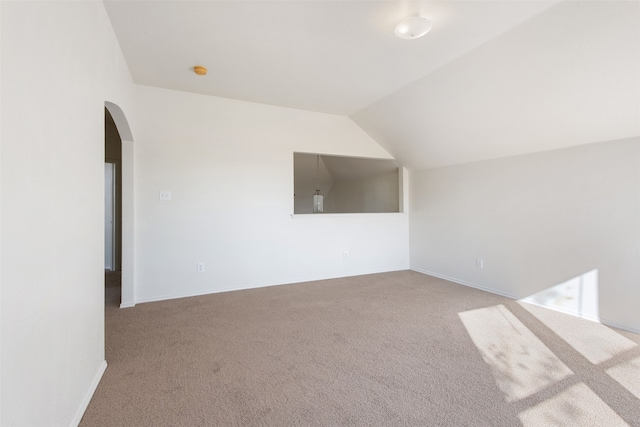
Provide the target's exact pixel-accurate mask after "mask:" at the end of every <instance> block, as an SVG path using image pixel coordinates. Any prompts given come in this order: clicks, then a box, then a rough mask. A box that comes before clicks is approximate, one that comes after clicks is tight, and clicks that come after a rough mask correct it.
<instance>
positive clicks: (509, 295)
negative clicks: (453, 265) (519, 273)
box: [411, 267, 518, 299]
mask: <svg viewBox="0 0 640 427" xmlns="http://www.w3.org/2000/svg"><path fill="white" fill-rule="evenodd" d="M411 270H413V271H416V272H418V273H422V274H426V275H428V276H433V277H437V278H439V279H444V280H448V281H449V282H453V283H457V284H459V285H465V286H469V287H470V288H476V289H480V290H481V291H485V292H489V293H491V294H496V295H500V296H501V297H507V298H511V299H518V297H516V296H515V295H511V294H508V293H506V292H502V291H499V290H497V289H492V288H488V287H486V286H481V285H477V284H475V283H471V282H467V281H464V280H460V279H456V278H453V277H449V276H445V275H444V274H439V273H434V272H433V271H427V270H422V269H419V268H414V267H411Z"/></svg>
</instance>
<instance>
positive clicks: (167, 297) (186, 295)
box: [120, 267, 409, 308]
mask: <svg viewBox="0 0 640 427" xmlns="http://www.w3.org/2000/svg"><path fill="white" fill-rule="evenodd" d="M408 269H409V268H408V267H407V268H399V269H396V270H383V271H368V272H364V273H356V274H349V275H347V276H344V275H336V276H323V277H315V278H309V277H305V278H301V279H299V280H295V279H294V280H291V281H287V282H285V283H263V284H257V285H250V286H244V287H239V288H225V289H216V290H206V291H200V292H190V293H184V294H173V295H163V296H158V297H149V298H140V299H136V302H135V304H141V303H145V302H157V301H167V300H172V299H178V298H189V297H198V296H202V295H211V294H219V293H222V292H233V291H244V290H247V289H258V288H267V287H269V286H280V285H291V284H294V283H305V282H316V281H319V280H331V279H341V278H343V277H355V276H365V275H367V274H379V273H390V272H392V271H404V270H408ZM135 304H133V305H135ZM133 305H131V306H130V307H133ZM120 308H124V307H123V306H122V305H121V306H120Z"/></svg>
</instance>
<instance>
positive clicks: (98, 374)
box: [71, 360, 107, 427]
mask: <svg viewBox="0 0 640 427" xmlns="http://www.w3.org/2000/svg"><path fill="white" fill-rule="evenodd" d="M106 369H107V361H106V360H103V361H102V363H101V364H100V367H99V368H98V372H96V375H95V377H93V381H91V385H89V390H87V393H86V394H85V396H84V399H82V403H81V404H80V407H79V408H78V411H77V412H76V416H75V417H73V421H71V427H77V426H78V424H80V420H82V416H83V415H84V411H86V410H87V407H88V406H89V402H91V398H92V397H93V394H94V393H95V392H96V389H97V388H98V384H100V380H101V379H102V375H104V371H105V370H106Z"/></svg>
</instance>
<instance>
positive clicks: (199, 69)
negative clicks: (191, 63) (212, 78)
mask: <svg viewBox="0 0 640 427" xmlns="http://www.w3.org/2000/svg"><path fill="white" fill-rule="evenodd" d="M193 72H194V73H196V74H197V75H199V76H206V75H207V69H206V68H205V67H203V66H202V65H196V66H195V67H193Z"/></svg>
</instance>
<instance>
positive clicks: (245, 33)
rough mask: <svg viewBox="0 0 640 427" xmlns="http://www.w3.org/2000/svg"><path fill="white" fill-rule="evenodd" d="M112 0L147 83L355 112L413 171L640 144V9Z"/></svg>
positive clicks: (478, 1)
mask: <svg viewBox="0 0 640 427" xmlns="http://www.w3.org/2000/svg"><path fill="white" fill-rule="evenodd" d="M104 3H105V7H106V9H107V12H108V14H109V17H110V19H111V22H112V25H113V28H114V30H115V32H116V35H117V37H118V40H119V43H120V45H121V48H122V50H123V53H124V55H125V58H126V60H127V63H128V65H129V69H130V71H131V73H132V75H133V78H134V81H135V82H136V83H138V84H142V85H149V86H157V87H163V88H168V89H175V90H182V91H188V92H196V93H201V94H206V95H213V96H220V97H226V98H232V99H239V100H245V101H251V102H258V103H264V104H271V105H278V106H284V107H290V108H298V109H304V110H311V111H319V112H324V113H331V114H340V115H347V116H349V117H351V118H352V119H353V120H354V121H355V122H356V123H357V124H358V125H359V126H360V127H362V129H364V130H365V131H366V132H367V133H368V134H369V135H371V136H372V137H373V138H374V139H375V140H376V141H377V142H378V143H379V144H380V145H382V146H383V147H384V148H385V149H386V150H387V151H389V153H390V154H392V155H393V156H394V157H395V158H396V159H398V161H399V162H400V163H401V164H403V165H404V166H406V167H408V168H410V169H422V168H427V167H437V166H443V165H450V164H457V163H464V162H472V161H477V160H483V159H489V158H496V157H504V156H509V155H515V154H522V153H528V152H534V151H539V150H548V149H554V148H560V147H566V146H571V145H576V144H583V143H589V142H598V141H605V140H611V139H617V138H624V137H630V136H637V135H640V3H639V2H637V1H630V2H629V1H621V2H616V1H597V2H594V1H537V0H536V1H483V0H471V1H357V0H350V1H334V0H325V1H313V0H298V1H278V0H276V1H270V0H258V1H242V0H240V1H238V0H236V1H215V0H214V1H185V0H182V1H134V0H114V1H111V0H105V1H104ZM414 13H420V14H421V15H423V16H425V17H428V18H429V19H431V20H432V21H433V30H432V31H431V32H430V33H429V34H427V35H426V36H425V37H423V38H420V39H416V40H401V39H398V38H396V37H395V36H394V34H393V29H394V26H395V24H396V23H397V22H398V21H399V20H400V19H402V18H404V17H406V16H409V15H411V14H414ZM194 65H204V66H206V67H207V68H208V69H209V73H208V75H207V76H204V77H199V76H196V75H195V74H194V73H193V71H192V67H193V66H194Z"/></svg>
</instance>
